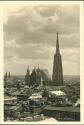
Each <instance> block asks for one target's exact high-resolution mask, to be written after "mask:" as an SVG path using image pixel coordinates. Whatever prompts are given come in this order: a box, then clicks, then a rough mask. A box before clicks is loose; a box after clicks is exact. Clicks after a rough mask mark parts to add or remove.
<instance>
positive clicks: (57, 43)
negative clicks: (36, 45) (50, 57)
mask: <svg viewBox="0 0 84 125" xmlns="http://www.w3.org/2000/svg"><path fill="white" fill-rule="evenodd" d="M56 52H57V53H59V38H58V32H57V42H56Z"/></svg>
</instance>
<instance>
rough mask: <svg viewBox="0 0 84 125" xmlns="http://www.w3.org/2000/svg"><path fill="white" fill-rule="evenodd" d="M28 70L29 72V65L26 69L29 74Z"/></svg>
mask: <svg viewBox="0 0 84 125" xmlns="http://www.w3.org/2000/svg"><path fill="white" fill-rule="evenodd" d="M29 72H30V71H29V66H28V69H27V74H29Z"/></svg>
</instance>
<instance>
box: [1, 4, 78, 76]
mask: <svg viewBox="0 0 84 125" xmlns="http://www.w3.org/2000/svg"><path fill="white" fill-rule="evenodd" d="M3 30H4V59H5V60H4V63H5V64H4V65H5V68H4V72H6V71H7V72H9V71H10V72H11V74H16V75H25V73H26V70H27V68H28V67H29V68H30V71H32V69H33V68H34V67H35V66H36V67H38V65H39V67H40V68H41V69H48V71H49V73H50V74H52V70H53V59H54V54H55V50H56V33H57V32H59V44H60V53H61V56H62V65H63V74H64V75H79V74H80V68H79V67H80V6H79V5H64V6H63V5H39V6H38V5H35V6H28V5H24V6H19V4H18V5H16V6H14V5H9V6H6V7H5V8H4V27H3Z"/></svg>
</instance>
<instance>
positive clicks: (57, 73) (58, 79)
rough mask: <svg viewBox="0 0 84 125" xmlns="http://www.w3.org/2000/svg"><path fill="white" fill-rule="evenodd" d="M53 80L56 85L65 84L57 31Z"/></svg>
mask: <svg viewBox="0 0 84 125" xmlns="http://www.w3.org/2000/svg"><path fill="white" fill-rule="evenodd" d="M52 81H53V83H54V85H56V86H63V70H62V58H61V54H60V49H59V38H58V33H57V41H56V52H55V55H54V63H53V75H52Z"/></svg>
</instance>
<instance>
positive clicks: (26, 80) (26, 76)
mask: <svg viewBox="0 0 84 125" xmlns="http://www.w3.org/2000/svg"><path fill="white" fill-rule="evenodd" d="M25 84H26V85H29V84H30V71H29V68H28V69H27V73H26V75H25Z"/></svg>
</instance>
